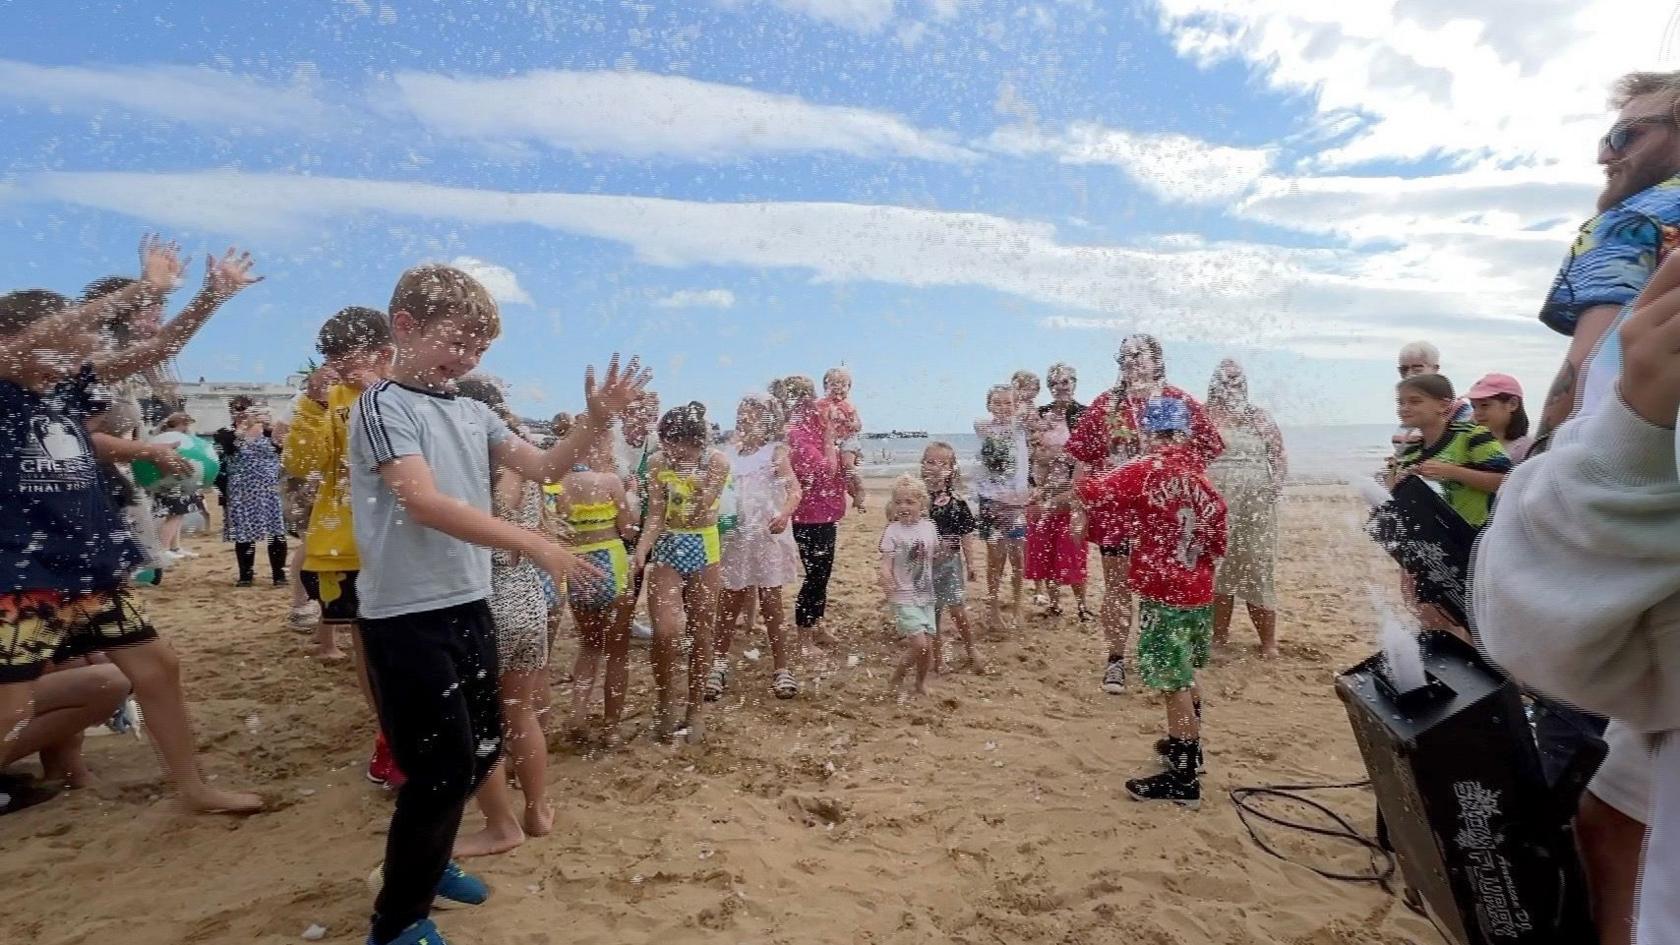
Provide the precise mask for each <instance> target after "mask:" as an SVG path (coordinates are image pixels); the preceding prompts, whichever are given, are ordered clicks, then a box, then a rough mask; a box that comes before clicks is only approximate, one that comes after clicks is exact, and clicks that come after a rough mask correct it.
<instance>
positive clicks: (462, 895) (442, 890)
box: [433, 860, 490, 909]
mask: <svg viewBox="0 0 1680 945" xmlns="http://www.w3.org/2000/svg"><path fill="white" fill-rule="evenodd" d="M489 898H490V887H489V886H487V885H485V884H484V880H482V879H479V878H478V877H477V876H474V875H473V874H471V873H469V872H467V871H466V870H464V869H461V867H460V866H458V865H457V864H456V863H455V861H454V860H450V861H449V865H447V866H445V867H444V868H443V878H442V879H440V880H438V884H437V899H436V900H435V901H434V902H433V905H434V906H436V907H437V908H439V909H449V908H452V907H454V906H480V905H483V904H484V900H486V899H489Z"/></svg>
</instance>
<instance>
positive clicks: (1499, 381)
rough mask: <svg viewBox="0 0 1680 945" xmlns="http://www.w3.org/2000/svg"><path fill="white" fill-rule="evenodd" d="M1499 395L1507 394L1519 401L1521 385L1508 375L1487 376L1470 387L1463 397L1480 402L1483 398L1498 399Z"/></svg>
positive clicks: (1521, 393)
mask: <svg viewBox="0 0 1680 945" xmlns="http://www.w3.org/2000/svg"><path fill="white" fill-rule="evenodd" d="M1500 394H1509V395H1510V396H1512V397H1516V398H1519V399H1520V398H1521V397H1522V395H1523V392H1522V385H1521V384H1518V383H1517V379H1516V378H1514V377H1512V376H1511V375H1509V374H1489V375H1488V376H1486V377H1484V378H1482V379H1481V380H1479V381H1477V382H1476V383H1474V384H1472V385H1470V390H1468V391H1466V392H1465V394H1464V396H1465V397H1468V398H1470V399H1471V400H1480V399H1482V398H1483V397H1498V396H1499V395H1500Z"/></svg>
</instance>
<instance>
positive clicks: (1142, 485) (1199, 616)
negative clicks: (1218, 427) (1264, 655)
mask: <svg viewBox="0 0 1680 945" xmlns="http://www.w3.org/2000/svg"><path fill="white" fill-rule="evenodd" d="M1141 419H1142V424H1141V426H1142V427H1143V431H1144V433H1145V434H1146V436H1147V441H1146V442H1147V448H1148V450H1149V452H1148V454H1147V455H1145V456H1141V457H1139V458H1137V459H1135V460H1133V461H1131V462H1129V463H1126V464H1125V465H1123V466H1121V467H1120V468H1118V469H1116V470H1114V471H1113V472H1110V473H1107V474H1105V475H1102V476H1096V477H1093V478H1090V479H1087V480H1085V481H1084V482H1083V483H1081V484H1080V487H1079V493H1080V497H1081V498H1082V499H1083V500H1084V502H1085V506H1086V510H1087V515H1088V518H1089V526H1088V527H1089V528H1090V529H1091V530H1092V531H1093V532H1095V534H1094V535H1093V536H1092V537H1093V540H1096V541H1099V542H1100V543H1101V544H1104V545H1108V544H1119V543H1121V542H1123V541H1129V542H1130V543H1131V548H1132V560H1131V569H1130V575H1129V578H1128V581H1129V583H1130V585H1131V589H1132V591H1133V593H1135V594H1136V595H1137V597H1138V601H1139V606H1138V618H1139V619H1138V623H1139V625H1140V626H1141V627H1142V632H1141V633H1140V634H1139V636H1138V672H1139V675H1141V676H1142V677H1143V682H1144V685H1146V686H1148V687H1149V688H1150V689H1153V690H1155V691H1157V692H1160V693H1163V694H1165V695H1166V697H1167V737H1166V738H1165V739H1163V740H1161V741H1160V742H1157V743H1156V749H1157V751H1158V752H1159V753H1160V755H1161V757H1162V759H1163V760H1164V761H1165V763H1166V769H1167V770H1166V771H1164V772H1162V773H1160V774H1157V775H1154V776H1152V777H1147V778H1134V779H1132V780H1130V781H1127V782H1126V792H1127V793H1128V794H1130V795H1131V796H1132V798H1133V799H1134V800H1139V801H1172V802H1174V803H1177V804H1181V805H1184V806H1187V807H1196V806H1198V805H1200V803H1201V799H1202V789H1201V782H1200V781H1199V780H1198V778H1197V774H1198V773H1199V771H1200V770H1201V767H1202V743H1201V714H1202V711H1201V710H1202V700H1201V697H1200V693H1199V692H1198V691H1197V689H1196V670H1197V669H1200V668H1201V667H1203V666H1206V665H1207V661H1208V655H1209V652H1210V650H1211V647H1212V640H1213V572H1214V566H1215V565H1216V564H1217V563H1218V560H1219V558H1221V557H1223V556H1224V554H1225V503H1224V502H1223V501H1222V500H1221V499H1220V498H1219V493H1218V492H1215V491H1214V488H1213V486H1212V485H1211V484H1210V483H1209V482H1208V480H1207V476H1206V475H1205V474H1204V472H1203V469H1204V461H1203V458H1202V455H1201V454H1200V453H1199V452H1198V451H1197V449H1196V447H1195V445H1194V444H1193V443H1192V441H1191V438H1190V429H1191V419H1190V407H1189V405H1188V404H1186V403H1185V402H1184V401H1183V400H1180V399H1178V398H1176V397H1156V398H1153V399H1151V400H1150V401H1149V403H1148V405H1147V406H1146V407H1145V408H1144V411H1143V416H1142V418H1141Z"/></svg>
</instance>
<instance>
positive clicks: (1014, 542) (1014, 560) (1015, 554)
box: [1004, 538, 1027, 623]
mask: <svg viewBox="0 0 1680 945" xmlns="http://www.w3.org/2000/svg"><path fill="white" fill-rule="evenodd" d="M1004 550H1005V551H1006V552H1007V553H1008V555H1009V568H1010V578H1009V580H1010V590H1011V592H1012V593H1013V596H1014V600H1015V620H1016V621H1017V622H1018V623H1019V622H1024V621H1025V620H1026V614H1027V609H1026V598H1025V597H1024V596H1023V591H1022V583H1021V578H1022V570H1021V566H1022V557H1023V555H1024V554H1025V552H1026V543H1025V542H1024V541H1022V540H1021V539H1019V538H1011V539H1009V540H1007V541H1005V542H1004Z"/></svg>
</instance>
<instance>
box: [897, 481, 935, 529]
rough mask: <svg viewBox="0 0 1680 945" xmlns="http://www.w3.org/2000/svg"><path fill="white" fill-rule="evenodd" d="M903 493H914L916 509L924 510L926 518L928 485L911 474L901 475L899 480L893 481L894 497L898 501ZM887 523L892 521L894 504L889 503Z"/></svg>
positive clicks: (923, 514) (923, 513)
mask: <svg viewBox="0 0 1680 945" xmlns="http://www.w3.org/2000/svg"><path fill="white" fill-rule="evenodd" d="M903 492H910V493H914V495H915V498H916V500H917V501H916V507H917V508H919V509H921V510H922V517H923V518H926V517H927V514H928V502H929V498H928V487H927V483H925V482H923V481H922V480H921V479H919V478H917V477H915V476H912V475H910V474H909V473H902V474H900V475H899V477H898V478H897V479H894V480H893V484H892V496H893V498H894V499H897V498H898V496H899V494H900V493H903ZM887 521H889V522H890V521H892V503H891V502H888V503H887Z"/></svg>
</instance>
